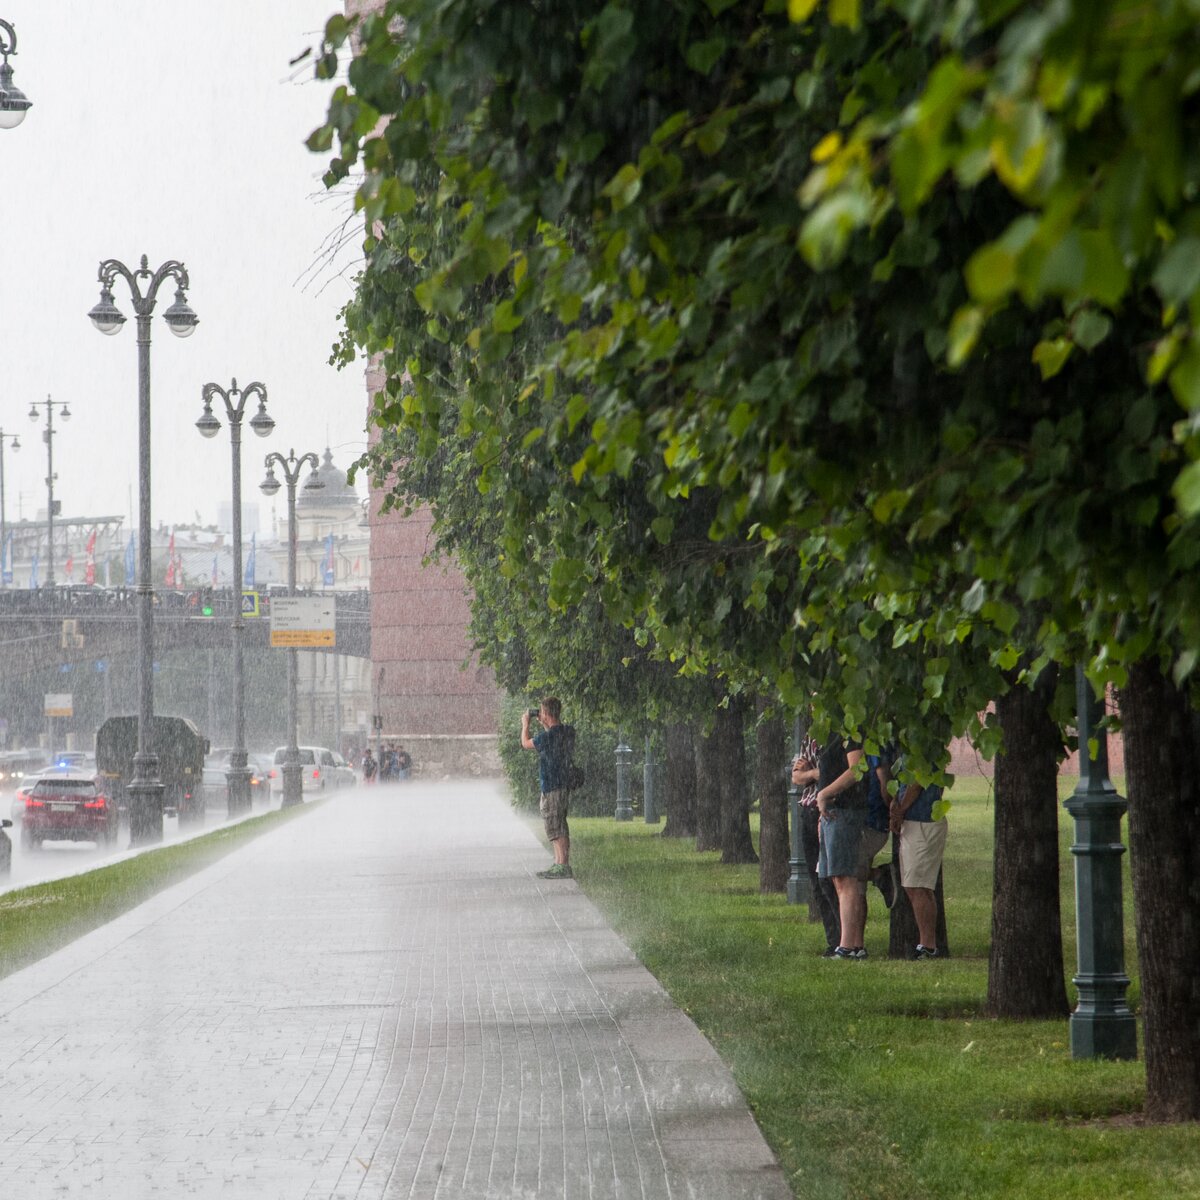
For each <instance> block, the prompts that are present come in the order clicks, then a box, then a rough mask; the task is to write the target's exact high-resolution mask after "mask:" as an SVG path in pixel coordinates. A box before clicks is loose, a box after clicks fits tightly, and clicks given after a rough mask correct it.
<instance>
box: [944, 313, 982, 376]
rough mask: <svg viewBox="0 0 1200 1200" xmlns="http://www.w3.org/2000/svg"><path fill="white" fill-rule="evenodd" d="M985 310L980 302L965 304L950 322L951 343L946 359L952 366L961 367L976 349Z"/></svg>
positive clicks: (948, 346) (947, 349)
mask: <svg viewBox="0 0 1200 1200" xmlns="http://www.w3.org/2000/svg"><path fill="white" fill-rule="evenodd" d="M983 321H984V312H983V309H982V308H980V306H979V305H978V304H964V305H963V307H962V308H960V309H959V310H958V312H956V313H955V314H954V317H953V319H952V320H951V322H950V334H949V344H948V345H947V348H946V361H947V362H948V363H949V364H950V366H952V367H961V366H962V365H963V363H964V362H966V361H967V359H968V358H970V357H971V352H972V351H973V350H974V349H975V344H976V342H978V341H979V335H980V334H981V333H982V332H983Z"/></svg>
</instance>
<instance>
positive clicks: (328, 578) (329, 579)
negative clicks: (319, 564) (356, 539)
mask: <svg viewBox="0 0 1200 1200" xmlns="http://www.w3.org/2000/svg"><path fill="white" fill-rule="evenodd" d="M323 567H324V578H325V586H326V587H329V585H330V584H332V583H333V581H334V580H333V534H332V533H331V534H330V535H329V536H328V537H327V538H326V539H325V562H324V564H323Z"/></svg>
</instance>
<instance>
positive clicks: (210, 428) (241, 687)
mask: <svg viewBox="0 0 1200 1200" xmlns="http://www.w3.org/2000/svg"><path fill="white" fill-rule="evenodd" d="M214 396H220V397H221V399H222V400H223V401H224V403H225V415H226V417H227V418H228V420H229V439H230V442H231V444H232V449H233V752H232V753H231V754H230V755H229V770H228V771H227V772H226V773H225V778H226V780H227V781H228V783H229V815H230V816H231V817H232V816H236V815H238V814H240V813H244V812H248V811H249V810H250V803H251V800H250V770H249V768H248V767H247V766H246V689H245V678H244V673H243V656H242V630H243V629H244V627H245V621H244V619H243V617H242V587H243V586H244V581H243V579H242V416H243V415H244V413H245V411H246V401H247V400H249V399H250V398H251V397H254V398H255V399H257V400H258V412H256V413H255V414H254V416H252V417H251V418H250V428H251V429H253V430H254V432H255V433H256V434H257V435H258V436H259V437H266V436H267V434H269V433H270V432H271V430H272V429H274V428H275V422H274V421H272V420H271V418H270V417H269V416H268V415H267V389H266V388H265V387H263V385H262V384H261V383H252V384H249V385H248V386H247V387H245V388H239V387H238V385H237V380H236V379H234V380H233V381H231V383H230V385H229V390H228V391H226V390H225V389H224V388H223V387H221V386H220V384H216V383H206V384H205V385H204V388H203V390H202V392H201V399H202V400H203V401H204V412H203V413H202V414H201V416H200V419H199V420H198V421H197V422H196V428H197V429H199V430H200V432H201V433H202V434H203V435H204V436H205V437H206V438H211V437H216V436H217V434H218V433H219V432H220V430H221V422H220V421H219V420H218V419H217V418H216V417H214V416H213V410H212V402H213V397H214Z"/></svg>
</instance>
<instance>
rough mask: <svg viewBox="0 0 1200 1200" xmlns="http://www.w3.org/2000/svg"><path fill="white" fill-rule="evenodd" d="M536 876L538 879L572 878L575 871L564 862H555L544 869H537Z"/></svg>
mask: <svg viewBox="0 0 1200 1200" xmlns="http://www.w3.org/2000/svg"><path fill="white" fill-rule="evenodd" d="M537 877H538V878H539V879H574V878H575V873H574V872H573V871H572V870H571V868H570V867H569V866H568V865H567V864H566V863H555V864H554V866H552V867H548V868H547V869H546V870H545V871H538V872H537Z"/></svg>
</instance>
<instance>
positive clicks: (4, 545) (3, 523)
mask: <svg viewBox="0 0 1200 1200" xmlns="http://www.w3.org/2000/svg"><path fill="white" fill-rule="evenodd" d="M5 442H11V443H12V448H13V449H14V450H20V448H21V441H20V439H19V438H18V437H17V435H16V434H15V433H5V432H4V430H3V429H0V586H3V585H4V584H6V583H12V567H13V564H12V557H11V556H9V555H8V518H7V517H6V515H5V511H4V443H5ZM6 556H7V560H8V567H7V569H5V568H4V565H3V564H4V562H5V558H6Z"/></svg>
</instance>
